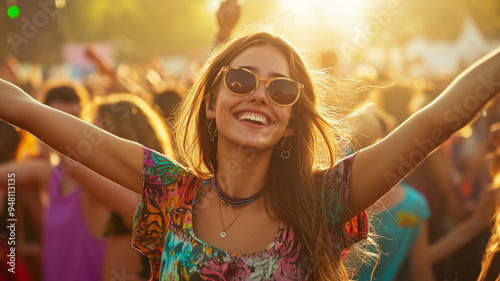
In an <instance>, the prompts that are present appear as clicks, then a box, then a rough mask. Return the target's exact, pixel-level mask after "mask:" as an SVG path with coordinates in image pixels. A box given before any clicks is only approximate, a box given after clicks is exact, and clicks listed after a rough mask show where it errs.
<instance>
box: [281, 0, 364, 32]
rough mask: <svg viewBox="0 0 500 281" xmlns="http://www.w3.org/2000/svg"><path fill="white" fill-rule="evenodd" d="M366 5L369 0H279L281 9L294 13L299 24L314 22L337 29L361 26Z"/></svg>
mask: <svg viewBox="0 0 500 281" xmlns="http://www.w3.org/2000/svg"><path fill="white" fill-rule="evenodd" d="M368 4H369V0H280V5H281V6H282V9H283V10H284V11H292V12H294V13H295V19H296V20H297V21H299V22H300V24H312V21H316V23H315V24H320V25H324V24H327V25H328V26H330V27H335V28H338V29H352V27H353V26H355V25H360V24H362V23H363V21H364V17H365V12H366V10H367V6H368ZM297 24H299V23H297Z"/></svg>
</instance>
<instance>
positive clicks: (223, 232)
mask: <svg viewBox="0 0 500 281" xmlns="http://www.w3.org/2000/svg"><path fill="white" fill-rule="evenodd" d="M218 201H219V215H220V220H221V222H222V231H221V232H220V238H222V239H224V238H226V236H227V233H226V231H227V230H228V229H229V228H230V227H231V226H232V225H233V224H234V222H235V221H236V220H237V219H238V217H239V216H240V215H241V213H242V212H243V210H244V209H245V207H246V206H248V205H245V206H244V207H243V208H241V210H240V212H239V213H238V214H237V215H236V217H235V218H234V220H233V221H232V222H231V223H230V224H229V225H228V226H227V227H225V226H224V219H223V218H222V211H221V208H220V205H221V203H220V200H218Z"/></svg>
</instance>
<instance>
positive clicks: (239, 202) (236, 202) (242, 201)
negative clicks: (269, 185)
mask: <svg viewBox="0 0 500 281" xmlns="http://www.w3.org/2000/svg"><path fill="white" fill-rule="evenodd" d="M213 185H214V189H215V192H217V196H218V197H219V200H220V202H222V203H223V204H228V205H229V206H233V207H239V206H245V205H248V204H250V203H252V202H253V201H255V200H257V199H258V198H259V197H260V196H261V195H262V193H264V189H262V190H261V191H259V192H257V193H255V194H254V195H252V196H250V197H247V198H241V197H232V196H229V195H227V194H226V193H224V192H223V191H222V190H220V188H219V182H218V181H217V174H214V181H213Z"/></svg>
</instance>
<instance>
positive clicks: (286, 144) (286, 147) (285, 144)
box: [281, 139, 292, 159]
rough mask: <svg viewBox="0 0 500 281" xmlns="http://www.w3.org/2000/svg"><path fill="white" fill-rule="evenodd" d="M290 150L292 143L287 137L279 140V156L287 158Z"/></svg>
mask: <svg viewBox="0 0 500 281" xmlns="http://www.w3.org/2000/svg"><path fill="white" fill-rule="evenodd" d="M290 150H292V143H291V142H290V140H288V139H283V140H282V141H281V158H283V159H288V157H290Z"/></svg>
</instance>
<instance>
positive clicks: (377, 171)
mask: <svg viewBox="0 0 500 281" xmlns="http://www.w3.org/2000/svg"><path fill="white" fill-rule="evenodd" d="M499 91H500V48H497V49H496V50H495V51H493V52H491V53H490V54H488V55H487V56H485V57H484V58H482V59H481V60H479V61H478V62H476V63H475V64H474V65H472V66H471V67H469V68H468V69H467V70H466V71H464V72H463V73H462V74H460V75H459V76H458V77H457V78H456V79H455V80H454V81H453V82H452V83H451V84H450V86H448V88H447V89H446V90H445V91H444V92H443V93H442V94H441V95H440V96H439V97H438V98H436V100H434V101H433V102H432V103H431V104H429V105H428V106H426V107H424V108H423V109H421V110H420V111H418V112H417V113H415V114H414V115H413V116H411V117H410V118H409V119H408V120H407V121H406V122H404V123H403V124H401V125H400V126H399V127H398V128H396V129H395V130H394V131H393V132H392V133H391V134H389V135H388V136H387V137H385V138H384V139H383V140H381V141H380V142H378V143H376V144H374V145H372V146H370V147H368V148H366V149H363V150H361V151H360V152H359V154H358V155H357V156H356V157H355V159H354V162H353V170H352V177H351V188H350V192H349V203H348V204H349V207H350V209H349V211H348V212H347V213H346V215H345V217H344V220H347V219H349V218H350V217H352V216H354V215H355V214H357V213H359V212H360V211H362V210H364V209H366V208H367V207H368V206H370V205H371V204H373V203H374V202H375V201H377V200H378V199H379V198H380V197H382V196H383V195H384V194H385V193H386V192H387V191H389V190H390V188H392V187H393V186H394V185H395V184H396V183H398V182H399V181H400V180H401V179H402V178H404V177H405V176H406V175H407V174H408V173H409V172H410V171H411V170H412V169H413V168H414V167H415V166H416V165H418V164H419V163H420V162H421V161H422V160H423V159H424V158H425V157H426V156H427V155H429V154H430V153H431V152H432V151H433V150H435V149H436V148H437V147H438V146H439V145H440V144H441V143H443V142H444V141H446V140H447V139H448V137H449V136H450V135H451V134H453V133H454V132H455V131H457V130H459V129H460V128H462V127H463V126H465V125H466V124H467V123H469V122H470V121H472V120H473V119H474V118H475V117H476V115H477V114H478V112H480V110H481V109H482V108H483V107H484V106H485V105H486V104H487V103H488V101H490V100H491V99H492V98H493V97H494V96H495V95H496V94H497V92H499ZM485 137H486V136H485Z"/></svg>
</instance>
